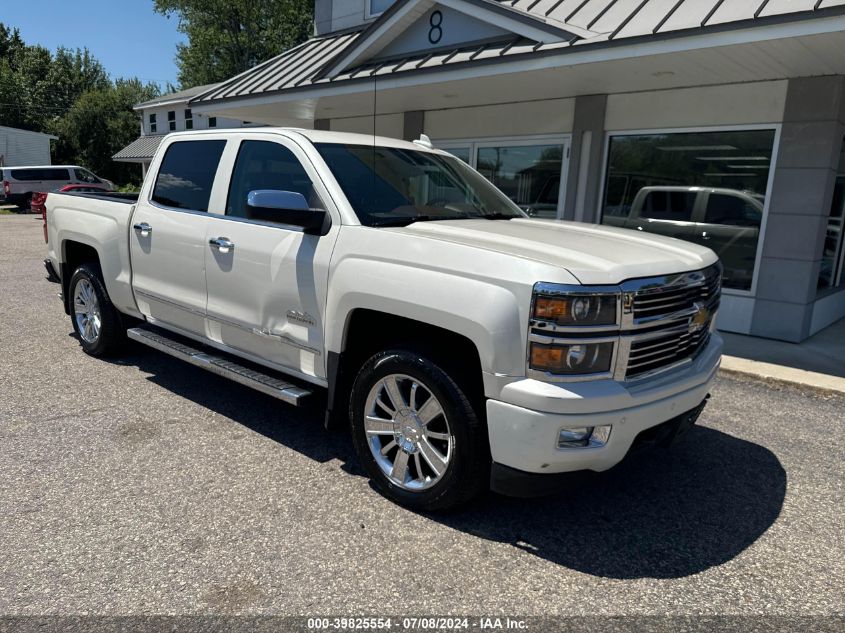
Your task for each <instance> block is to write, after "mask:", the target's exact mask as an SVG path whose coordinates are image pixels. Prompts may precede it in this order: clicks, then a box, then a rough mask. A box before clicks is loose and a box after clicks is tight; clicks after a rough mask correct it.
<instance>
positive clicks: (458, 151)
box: [443, 146, 471, 165]
mask: <svg viewBox="0 0 845 633" xmlns="http://www.w3.org/2000/svg"><path fill="white" fill-rule="evenodd" d="M443 151H444V152H449V153H450V154H451V155H452V156H454V157H455V158H460V159H461V160H462V161H464V162H465V163H466V164H467V165H470V164H471V163H470V162H469V161H470V158H469V156H470V148H469V146H466V147H444V148H443Z"/></svg>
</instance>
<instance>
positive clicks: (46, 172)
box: [41, 168, 70, 181]
mask: <svg viewBox="0 0 845 633" xmlns="http://www.w3.org/2000/svg"><path fill="white" fill-rule="evenodd" d="M69 176H70V173H69V172H68V170H67V169H49V168H48V169H42V170H41V180H60V181H63V180H70V177H69Z"/></svg>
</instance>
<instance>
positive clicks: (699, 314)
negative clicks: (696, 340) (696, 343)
mask: <svg viewBox="0 0 845 633" xmlns="http://www.w3.org/2000/svg"><path fill="white" fill-rule="evenodd" d="M694 307H695V314H694V315H693V316H692V318H691V319H690V323H689V331H690V332H697V331H698V330H701V329H704V328H705V327H707V324H708V323H709V322H710V310H709V308H708V307H707V306H706V305H704V304H703V303H698V302H696V303H695V305H694Z"/></svg>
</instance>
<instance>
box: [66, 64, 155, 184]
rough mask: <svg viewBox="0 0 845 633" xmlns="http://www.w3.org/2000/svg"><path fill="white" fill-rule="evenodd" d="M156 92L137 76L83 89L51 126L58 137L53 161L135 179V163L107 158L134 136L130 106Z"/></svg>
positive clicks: (120, 180) (134, 121) (114, 177)
mask: <svg viewBox="0 0 845 633" xmlns="http://www.w3.org/2000/svg"><path fill="white" fill-rule="evenodd" d="M158 94H159V89H158V86H156V85H155V84H143V83H141V81H139V80H138V79H118V80H117V81H116V82H115V83H114V85H108V86H106V87H104V88H95V89H93V90H89V91H88V92H85V93H84V94H82V95H81V96H80V97H79V99H77V100H76V101H75V102H74V104H73V105H72V106H71V108H70V109H69V110H68V111H67V113H66V114H65V115H64V116H63V117H61V118H60V119H58V120H57V121H55V122H54V123H53V125H52V126H51V131H52V133H53V134H55V135H56V136H58V137H59V140H58V142H57V143H56V147H55V158H56V161H57V162H68V163H73V164H79V165H84V166H85V167H88V168H89V169H91V170H92V171H93V172H94V173H96V174H98V175H100V176H103V177H105V178H109V179H110V180H114V181H115V182H118V183H129V182H138V181H139V179H140V170H139V169H138V168H137V165H128V164H126V163H117V162H115V161H113V160H112V158H111V157H112V156H113V155H114V154H116V153H117V152H118V151H119V150H121V149H122V148H123V147H125V146H126V145H128V144H129V143H131V142H132V141H134V140H135V139H136V138H137V136H138V129H139V128H138V125H139V124H138V115H137V114H136V113H135V112H134V111H133V110H132V106H133V105H135V104H136V103H140V102H142V101H148V100H149V99H154V98H155V97H157V96H158Z"/></svg>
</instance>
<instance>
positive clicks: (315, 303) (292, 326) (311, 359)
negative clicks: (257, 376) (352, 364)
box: [205, 134, 339, 378]
mask: <svg viewBox="0 0 845 633" xmlns="http://www.w3.org/2000/svg"><path fill="white" fill-rule="evenodd" d="M227 157H228V160H227V159H224V161H225V162H226V164H227V165H230V166H231V167H229V168H227V172H229V173H231V174H232V175H231V182H230V184H229V186H228V191H227V192H226V194H225V197H224V198H222V199H223V200H224V201H225V202H224V203H223V204H224V206H223V208H221V209H220V210H219V212H218V211H217V210H215V212H214V213H212V214H210V215H209V222H208V227H207V230H206V239H205V268H206V279H207V282H208V327H209V333H210V336H211V338H212V339H213V340H215V341H216V342H219V343H223V344H224V345H226V346H227V347H230V348H232V349H234V350H237V351H239V352H242V353H245V354H247V355H249V356H253V357H256V358H260V359H261V360H262V361H265V362H266V361H269V362H270V363H273V364H275V365H278V366H280V367H284V368H286V369H290V370H293V371H294V372H295V373H299V374H301V375H303V376H304V377H318V378H320V377H323V376H325V371H324V362H323V361H324V359H323V358H322V354H323V332H324V327H323V315H324V312H325V299H326V286H327V282H328V268H329V262H330V258H331V253H332V249H333V247H334V243H335V240H336V239H337V233H338V228H339V221H338V219H339V216H337V214H336V213H335V215H334V218H335V219H334V221H333V222H332V227H331V229H330V230H329V233H328V234H327V235H324V236H320V235H306V234H305V233H303V232H302V230H301V229H299V228H297V227H293V226H290V225H286V224H284V219H285V212H284V211H264V212H260V213H258V212H255V211H254V210H253V209H251V208H249V207H248V206H247V204H246V200H247V196H248V195H249V192H250V191H255V190H261V189H272V190H278V191H293V192H297V193H301V194H302V195H303V196H305V198H306V200H308V202H309V205H310V206H311V207H312V208H322V209H327V210H329V212H330V213H332V212H333V211H336V210H334V209H333V208H332V207H331V199H330V198H329V195H328V191H327V190H326V189H325V187H324V186H323V184H322V181H321V180H320V178H319V175H318V173H317V171H316V170H315V169H314V167H313V165H312V164H311V162H310V160H309V159H308V157H307V156H306V154H305V153H304V152H303V151H302V149H301V148H300V147H299V146H298V145H297V144H296V143H294V142H293V141H291V140H289V139H287V138H286V137H282V136H279V135H275V134H255V135H251V136H250V137H248V138H245V139H244V140H242V141H240V144H239V145H238V146H237V147H235V146H232V147H230V148H228V149H227ZM327 205H329V206H327ZM224 240H225V242H224ZM212 242H215V243H217V244H219V243H221V242H223V243H231V246H229V247H222V248H221V247H220V246H217V245H215V244H214V243H212Z"/></svg>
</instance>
